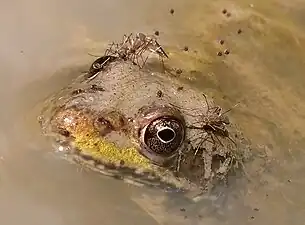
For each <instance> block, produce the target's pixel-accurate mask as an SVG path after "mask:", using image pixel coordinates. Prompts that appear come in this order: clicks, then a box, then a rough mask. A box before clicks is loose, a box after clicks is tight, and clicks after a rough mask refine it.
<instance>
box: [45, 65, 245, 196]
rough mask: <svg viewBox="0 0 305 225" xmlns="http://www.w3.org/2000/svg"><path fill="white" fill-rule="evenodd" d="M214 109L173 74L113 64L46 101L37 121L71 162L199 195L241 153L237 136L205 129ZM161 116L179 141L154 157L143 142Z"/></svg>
mask: <svg viewBox="0 0 305 225" xmlns="http://www.w3.org/2000/svg"><path fill="white" fill-rule="evenodd" d="M182 86H183V88H181V87H182ZM215 109H216V110H215ZM217 109H218V108H217V107H216V106H215V105H214V103H213V102H212V101H210V100H209V101H208V102H207V100H206V98H205V96H204V95H203V93H201V92H200V91H198V90H195V89H192V88H190V87H189V86H187V85H185V84H182V83H180V82H179V81H178V80H177V79H175V78H173V77H171V76H170V75H167V74H163V73H159V72H155V71H152V70H149V69H139V68H138V67H137V66H135V65H133V64H132V63H130V62H128V61H123V60H120V59H112V60H111V61H109V62H108V63H107V64H105V65H104V66H103V70H102V71H101V72H100V73H99V74H98V75H97V76H96V77H95V78H94V79H89V80H88V79H86V78H84V77H82V76H80V77H79V78H77V79H76V80H75V81H74V82H73V83H72V84H71V85H70V86H69V87H66V88H65V89H63V90H62V91H61V92H60V93H57V94H56V95H54V96H52V97H51V98H50V99H48V101H47V102H46V107H45V109H44V110H43V113H42V115H41V117H40V122H41V125H42V128H43V130H44V133H45V134H46V135H48V136H52V137H53V139H52V140H55V141H56V142H58V143H60V144H61V145H62V146H66V148H65V150H66V151H67V153H68V154H67V159H69V160H72V161H76V162H77V163H81V164H85V165H86V166H88V167H90V168H91V169H93V170H96V171H98V172H100V173H103V174H106V175H109V176H113V177H115V178H119V179H123V180H125V181H127V182H132V183H134V184H137V185H142V184H148V185H152V186H158V187H161V188H166V189H169V190H173V189H174V190H177V189H179V190H186V191H198V190H200V191H201V190H205V189H206V188H207V187H208V186H210V184H211V183H213V181H215V179H216V180H217V178H219V179H223V178H224V177H225V176H226V175H227V173H228V171H229V169H230V168H231V165H232V163H233V161H234V160H236V156H237V155H239V152H241V151H242V150H241V149H242V148H243V143H242V139H241V138H240V137H239V136H238V135H237V134H235V135H233V137H232V135H231V136H230V138H229V137H228V135H227V134H216V133H217V132H215V133H213V132H212V131H213V129H212V128H211V127H208V126H207V124H208V120H209V119H210V118H212V117H213V116H214V117H217V118H219V117H223V115H221V113H219V111H218V110H217ZM158 118H159V119H160V118H163V119H164V118H165V119H164V121H165V122H166V121H168V120H170V119H174V121H173V122H172V123H170V124H174V125H175V126H174V127H176V128H177V130H176V136H175V137H176V138H177V141H176V142H175V143H173V146H174V144H175V146H176V147H174V148H173V149H170V150H169V149H168V148H162V149H157V150H160V151H159V152H158V153H155V152H154V151H151V149H150V148H149V147H148V146H147V145H146V144H147V143H146V141H145V140H147V135H146V134H147V132H148V131H149V132H154V130H155V129H153V128H149V125H150V124H151V123H152V122H153V121H155V120H156V119H158ZM221 121H226V124H227V123H228V121H227V120H224V119H222V120H221ZM160 124H164V123H163V122H162V121H161V122H160ZM222 125H224V123H223V122H221V124H219V126H222ZM149 129H150V130H149ZM179 129H180V130H179ZM147 130H148V131H147ZM150 134H151V133H150ZM151 136H153V137H156V135H155V134H154V133H153V134H151ZM233 139H234V140H233ZM150 140H153V139H150ZM154 140H155V139H154ZM151 143H154V142H151ZM157 147H158V145H157ZM155 150H156V149H155Z"/></svg>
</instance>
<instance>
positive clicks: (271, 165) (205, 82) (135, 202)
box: [0, 0, 305, 225]
mask: <svg viewBox="0 0 305 225" xmlns="http://www.w3.org/2000/svg"><path fill="white" fill-rule="evenodd" d="M171 8H173V9H174V10H175V12H174V14H173V15H171V14H170V13H169V11H170V9H171ZM223 9H226V10H227V11H228V12H229V13H230V14H231V15H230V16H228V14H227V13H226V14H223V13H222V11H223ZM0 10H1V13H0V21H1V22H0V25H1V27H2V29H3V30H2V33H1V35H0V46H1V51H0V68H1V69H0V70H1V76H0V79H1V80H0V81H1V82H0V85H1V89H0V90H1V91H0V101H1V106H2V107H1V111H0V124H1V128H0V141H1V144H2V147H1V148H0V216H1V221H4V223H5V224H7V225H10V224H12V225H15V224H20V223H22V224H24V225H26V224H31V225H34V224H42V223H43V224H52V225H59V224H65V225H66V224H76V225H78V224H79V225H81V224H87V225H89V224H90V225H91V224H92V225H94V224H101V223H103V224H122V223H124V224H143V223H145V224H248V223H249V224H270V223H277V224H279V225H281V224H283V225H284V224H291V225H292V224H293V225H294V224H296V225H298V224H303V223H304V222H303V220H304V219H305V216H304V215H305V214H304V213H305V197H304V196H303V195H302V194H301V193H302V191H303V190H304V188H305V178H304V177H303V176H302V174H304V173H305V166H304V163H303V162H304V160H305V154H304V146H305V139H304V137H305V131H304V129H303V126H304V125H305V121H304V118H305V116H304V115H305V102H304V100H303V99H304V97H305V91H304V89H303V86H304V85H305V78H304V76H303V71H305V32H304V29H305V22H304V21H305V16H304V15H305V14H304V13H305V2H304V1H300V0H292V1H282V0H278V1H275V0H273V1H271V0H269V1H255V2H254V1H253V2H251V1H239V0H237V1H231V2H229V1H222V0H219V1H213V3H210V2H208V1H207V2H206V3H204V2H201V1H195V0H194V1H190V0H189V1H182V0H180V1H177V0H176V1H167V2H166V3H164V2H163V1H142V2H140V1H136V0H133V1H121V0H116V1H95V0H90V1H64V2H63V1H46V0H44V1H35V0H32V1H20V0H19V1H12V2H8V1H6V2H5V1H2V2H1V7H0ZM239 29H240V31H239V32H238V30H239ZM155 30H158V31H160V41H161V43H163V44H164V46H165V48H166V49H168V51H169V52H170V57H171V63H172V65H173V66H176V67H179V68H181V69H182V71H183V73H182V74H181V75H180V76H181V77H182V79H185V81H186V82H191V83H192V84H193V85H194V88H200V89H202V90H204V91H205V92H206V93H207V94H209V95H211V96H213V97H214V98H215V99H216V101H217V102H218V103H220V104H221V105H222V106H223V107H224V108H229V107H231V106H233V105H234V104H235V103H237V102H240V105H239V106H238V107H236V108H235V109H234V110H233V111H232V112H231V117H232V119H233V120H234V122H236V123H237V124H238V125H239V126H240V127H241V129H242V131H243V133H244V134H245V136H246V137H248V138H250V139H251V141H252V143H253V145H254V151H257V152H258V154H261V155H264V157H262V158H260V157H258V158H257V159H256V160H254V162H253V163H251V164H250V165H247V168H246V171H247V172H248V177H247V178H248V179H245V178H244V179H237V180H236V179H234V178H232V183H231V186H230V187H229V188H228V189H224V190H219V191H218V192H217V195H215V196H212V197H211V198H210V199H208V200H206V201H202V202H201V203H198V204H191V203H188V202H185V201H184V200H183V199H179V198H178V197H177V198H176V197H173V196H171V198H170V199H171V200H168V198H167V197H166V196H163V197H161V196H160V194H157V193H154V192H153V191H150V190H142V189H137V188H134V187H130V186H128V185H126V184H122V183H121V182H120V181H115V180H112V179H107V178H104V177H101V176H99V175H97V174H95V173H93V172H90V171H86V170H85V169H82V168H79V167H77V166H75V165H70V164H68V163H67V162H65V161H62V160H60V159H59V158H58V157H56V155H54V154H52V151H51V150H50V149H48V148H46V147H44V146H45V143H44V139H43V138H42V137H41V135H40V133H39V127H38V124H37V123H36V121H35V117H36V116H37V115H38V113H39V109H40V105H39V103H40V102H41V100H42V99H44V98H45V97H46V96H47V95H48V94H50V93H51V92H53V91H56V90H58V89H59V88H61V87H62V86H63V85H65V84H67V83H69V81H70V79H71V77H72V76H73V74H74V75H75V73H73V71H81V70H84V69H85V68H86V67H84V66H85V65H86V64H87V63H89V62H91V61H92V60H93V59H94V57H92V56H89V55H88V54H87V53H88V52H90V53H92V54H100V53H102V52H103V50H104V47H105V44H106V43H108V42H109V41H111V40H113V39H118V38H120V37H121V35H122V34H124V33H129V32H131V31H133V32H137V31H142V32H150V33H152V32H154V31H155ZM220 40H224V43H223V44H222V45H221V44H220V43H219V42H220ZM184 46H188V51H187V52H185V51H182V50H181V49H183V48H184ZM225 49H228V50H229V52H230V53H229V54H228V55H226V54H225V53H223V54H222V56H218V55H217V52H218V51H222V52H223V51H224V50H225ZM182 62H183V64H182ZM266 155H267V157H265V156H266ZM157 195H158V196H159V198H156V197H155V196H157ZM182 208H183V209H182ZM165 210H166V211H165Z"/></svg>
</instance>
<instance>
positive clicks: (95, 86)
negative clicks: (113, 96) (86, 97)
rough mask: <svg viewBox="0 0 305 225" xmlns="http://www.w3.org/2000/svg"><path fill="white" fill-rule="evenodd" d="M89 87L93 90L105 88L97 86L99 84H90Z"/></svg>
mask: <svg viewBox="0 0 305 225" xmlns="http://www.w3.org/2000/svg"><path fill="white" fill-rule="evenodd" d="M91 89H92V90H93V91H105V89H104V88H103V87H99V86H98V85H96V84H92V85H91Z"/></svg>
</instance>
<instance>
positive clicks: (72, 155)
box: [57, 139, 187, 192]
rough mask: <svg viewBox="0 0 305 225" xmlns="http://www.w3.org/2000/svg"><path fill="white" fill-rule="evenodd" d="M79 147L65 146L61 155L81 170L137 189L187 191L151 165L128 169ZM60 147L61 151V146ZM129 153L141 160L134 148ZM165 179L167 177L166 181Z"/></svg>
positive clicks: (103, 144)
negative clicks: (86, 170) (120, 181)
mask: <svg viewBox="0 0 305 225" xmlns="http://www.w3.org/2000/svg"><path fill="white" fill-rule="evenodd" d="M96 141H97V142H99V144H100V145H101V146H104V147H105V146H108V148H115V146H114V145H113V143H107V142H105V141H104V140H102V139H100V140H96ZM58 144H59V143H57V146H58ZM80 145H81V144H80V143H76V142H74V143H73V144H69V146H67V145H66V146H65V147H64V149H65V151H64V153H65V154H63V155H62V156H63V157H64V159H65V160H67V161H69V162H71V163H73V164H76V165H78V166H82V167H83V168H87V169H89V170H92V171H95V172H98V173H99V174H102V175H105V176H107V177H112V178H115V179H117V180H122V181H124V182H125V183H127V184H132V185H135V186H138V187H143V186H145V187H151V188H158V189H161V190H164V191H167V192H186V191H187V189H186V188H185V184H184V185H182V183H180V182H179V178H178V177H175V176H174V174H169V173H168V172H169V171H166V170H164V169H163V168H160V167H158V166H156V165H153V164H151V163H150V162H148V161H147V165H146V166H145V167H140V166H139V167H130V166H128V165H124V163H123V162H122V161H120V162H119V163H116V164H115V163H109V162H108V163H107V160H101V158H99V157H96V154H94V152H97V151H98V150H97V149H95V150H94V151H93V152H90V151H88V149H85V150H84V149H81V148H80V147H81V146H80ZM60 147H61V149H63V148H62V145H61V144H60ZM57 149H58V147H57ZM91 151H92V149H91ZM129 151H130V152H131V153H133V154H137V155H134V156H133V157H139V159H141V157H142V156H141V155H140V154H139V153H138V152H136V151H137V150H136V149H135V148H131V149H129ZM165 177H167V180H166V179H165ZM176 179H177V180H176ZM174 180H175V181H176V182H175V181H174ZM169 181H171V182H169Z"/></svg>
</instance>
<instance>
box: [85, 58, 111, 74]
mask: <svg viewBox="0 0 305 225" xmlns="http://www.w3.org/2000/svg"><path fill="white" fill-rule="evenodd" d="M115 58H116V57H114V56H102V57H99V58H97V59H96V60H95V61H94V62H93V63H92V65H91V66H90V68H89V71H88V72H87V75H86V78H87V79H88V80H93V79H94V78H95V77H96V76H97V75H98V73H99V72H100V71H101V70H103V68H104V67H105V65H106V64H107V63H109V62H112V61H113V60H115Z"/></svg>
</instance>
